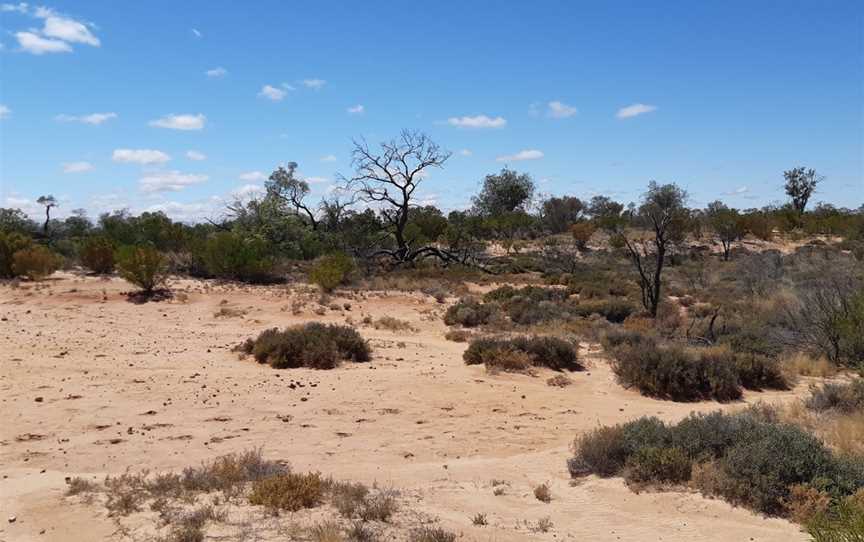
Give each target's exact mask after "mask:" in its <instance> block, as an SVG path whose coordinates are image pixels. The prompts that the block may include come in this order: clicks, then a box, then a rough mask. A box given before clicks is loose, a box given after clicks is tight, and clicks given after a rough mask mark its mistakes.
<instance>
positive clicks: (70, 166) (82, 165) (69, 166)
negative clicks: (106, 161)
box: [63, 162, 93, 173]
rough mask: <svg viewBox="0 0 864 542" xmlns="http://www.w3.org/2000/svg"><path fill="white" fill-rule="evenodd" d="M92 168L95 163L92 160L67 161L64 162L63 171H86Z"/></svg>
mask: <svg viewBox="0 0 864 542" xmlns="http://www.w3.org/2000/svg"><path fill="white" fill-rule="evenodd" d="M92 170H93V164H91V163H90V162H66V163H64V164H63V173H84V172H86V171H92Z"/></svg>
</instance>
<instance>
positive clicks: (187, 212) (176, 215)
mask: <svg viewBox="0 0 864 542" xmlns="http://www.w3.org/2000/svg"><path fill="white" fill-rule="evenodd" d="M220 204H221V201H220V202H219V203H217V202H212V201H211V202H192V203H180V202H177V201H166V202H164V203H157V204H155V205H151V206H150V207H147V208H146V209H144V211H147V212H150V213H155V212H160V211H161V212H163V213H165V214H166V215H168V216H169V217H171V219H172V220H179V221H181V222H197V221H199V220H201V219H202V218H204V217H206V216H212V215H213V214H214V213H215V212H216V209H215V208H216V207H220V206H221V205H220Z"/></svg>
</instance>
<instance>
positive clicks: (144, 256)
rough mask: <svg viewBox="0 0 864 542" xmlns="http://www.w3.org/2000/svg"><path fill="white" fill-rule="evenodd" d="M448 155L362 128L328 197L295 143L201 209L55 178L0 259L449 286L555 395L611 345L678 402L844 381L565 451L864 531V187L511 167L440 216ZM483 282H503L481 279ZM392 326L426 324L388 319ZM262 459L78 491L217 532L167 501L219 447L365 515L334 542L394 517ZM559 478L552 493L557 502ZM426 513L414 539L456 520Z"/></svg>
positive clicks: (303, 344) (614, 471)
mask: <svg viewBox="0 0 864 542" xmlns="http://www.w3.org/2000/svg"><path fill="white" fill-rule="evenodd" d="M449 157H450V154H449V152H447V151H446V150H444V149H442V148H440V147H439V146H438V145H437V144H435V143H434V142H433V141H431V140H430V139H429V138H428V137H427V136H425V135H424V134H420V133H415V132H408V131H406V132H403V133H401V134H399V135H398V136H397V137H395V138H394V139H392V140H389V141H386V142H383V143H381V144H380V145H376V144H372V143H368V142H366V141H357V142H355V145H354V153H353V167H354V171H353V172H351V173H346V174H345V175H344V177H343V178H342V181H343V182H342V186H341V188H340V190H338V191H335V192H334V193H333V195H332V196H330V197H329V198H327V199H324V200H322V201H318V202H316V201H312V199H311V197H310V188H309V185H308V183H307V182H306V181H304V180H303V179H302V178H299V177H298V176H297V166H296V164H293V163H292V164H289V165H288V166H287V167H284V168H283V167H280V168H278V169H276V170H275V171H274V172H273V174H272V175H271V176H270V178H269V180H268V181H267V183H266V188H267V190H266V194H265V195H263V196H262V197H260V198H257V199H251V200H243V201H240V200H238V201H236V202H234V203H232V204H231V205H229V206H228V207H227V208H226V209H225V212H224V215H222V216H220V217H212V218H211V219H210V220H209V221H206V222H201V223H196V224H184V223H179V222H174V221H172V220H171V219H170V218H169V217H167V216H166V215H164V214H161V213H142V214H140V215H137V216H134V215H132V214H130V213H128V212H126V211H118V212H114V213H110V214H103V215H101V216H99V217H98V218H97V219H96V220H95V221H93V220H91V219H90V218H88V217H87V216H86V214H85V213H84V212H83V211H73V212H72V214H71V216H69V217H68V218H65V219H62V220H60V219H56V218H51V216H50V215H51V211H52V210H55V213H56V207H57V202H56V200H55V199H54V198H53V197H50V196H46V197H45V198H44V199H40V202H42V203H43V204H44V205H45V213H46V216H45V218H46V219H45V221H44V222H42V223H37V222H35V221H33V220H32V219H31V218H29V217H27V216H26V215H25V214H23V213H22V212H21V211H19V210H17V209H0V277H2V278H3V279H5V280H6V281H8V282H17V281H22V280H25V281H39V280H43V279H45V278H46V277H49V276H50V275H51V274H52V273H53V272H54V271H56V270H58V269H61V268H63V269H78V270H80V271H81V272H86V273H92V274H99V275H111V274H113V273H117V274H118V275H119V276H120V277H122V278H123V279H125V280H127V281H129V282H130V283H131V284H132V285H134V287H135V288H137V290H135V291H132V292H130V298H131V299H133V300H135V301H138V302H141V301H148V300H151V301H158V300H159V299H164V298H166V297H169V296H170V295H171V292H170V290H171V281H172V277H178V276H185V277H194V278H199V279H208V280H211V279H212V280H218V281H239V282H245V283H250V284H262V283H265V284H281V283H285V284H292V283H305V282H310V283H313V284H315V285H317V287H319V288H320V290H321V292H322V296H326V295H329V294H330V293H332V292H334V291H339V290H340V289H345V290H364V289H373V288H376V287H380V286H381V285H383V286H384V287H385V288H392V289H412V290H417V291H421V292H423V293H426V294H428V295H431V296H432V297H434V298H435V299H436V300H437V301H438V302H439V303H441V304H442V305H443V304H446V307H445V308H444V309H442V310H443V311H444V314H443V321H444V324H446V325H447V326H448V329H449V331H448V333H447V338H448V339H450V340H453V341H458V342H465V343H466V349H465V351H464V361H465V363H466V364H469V365H480V366H483V367H485V371H486V372H488V373H489V375H490V376H489V377H490V378H495V376H496V375H498V374H500V373H515V374H517V375H525V376H524V378H532V377H536V376H537V374H538V373H539V372H540V371H546V372H550V371H554V372H552V373H551V375H547V376H551V378H550V379H549V384H550V388H549V389H550V393H552V392H553V389H554V387H561V388H566V386H568V385H569V379H568V377H567V374H568V373H571V372H574V371H583V370H585V369H586V368H588V367H589V365H590V364H589V363H588V361H587V360H586V359H585V358H584V354H583V353H582V352H581V351H580V346H582V347H584V345H585V344H590V345H599V348H600V349H601V352H602V356H603V361H602V362H603V363H608V364H609V365H610V367H611V369H612V372H613V373H614V375H615V378H616V381H617V383H618V384H620V386H622V387H624V388H627V389H631V390H634V391H635V392H638V393H640V394H642V395H644V396H647V397H651V398H654V399H657V400H663V401H680V402H697V401H717V402H721V403H729V402H734V401H738V400H740V399H741V398H742V397H743V396H744V395H745V394H749V393H758V392H760V391H763V390H790V389H792V388H794V387H795V386H796V385H797V384H798V383H799V380H800V379H801V378H803V377H823V378H824V377H831V380H830V382H827V383H824V384H822V385H820V386H815V387H813V389H812V390H811V391H810V392H809V397H808V399H807V400H806V401H804V402H803V403H802V404H801V405H798V408H795V409H791V408H787V409H783V408H779V407H778V408H774V407H767V406H765V407H764V408H763V407H753V408H750V409H747V410H744V411H742V412H739V413H736V414H722V413H719V412H718V413H716V414H708V415H695V414H694V415H692V416H691V417H688V418H686V419H684V420H682V421H680V422H678V423H677V424H670V423H665V422H662V421H660V420H658V419H657V418H650V417H646V418H640V419H636V420H633V421H631V422H628V423H626V424H622V425H615V426H603V427H598V428H597V429H596V430H594V431H592V432H590V433H587V434H583V435H578V436H576V437H575V442H574V445H573V456H572V457H571V458H570V460H569V462H567V461H566V460H567V458H565V457H562V459H561V464H562V469H563V468H565V462H566V465H567V467H569V469H570V473H571V474H572V475H573V477H574V478H575V479H578V478H581V477H583V476H586V475H589V474H595V475H599V476H601V477H613V476H622V477H623V478H624V479H625V480H626V481H627V483H628V484H629V485H630V486H631V487H633V488H634V489H635V490H641V489H644V488H646V487H653V488H656V487H666V488H668V487H672V488H674V487H689V488H691V489H694V490H696V491H699V492H701V493H703V494H705V495H707V496H711V497H718V498H723V499H725V500H728V501H729V502H732V503H734V504H736V505H741V506H745V507H747V508H749V509H752V510H754V511H756V512H759V513H763V514H767V515H771V516H780V517H786V518H790V519H792V520H793V521H796V522H798V523H800V524H801V525H802V526H803V528H805V529H807V530H808V532H809V533H810V534H811V535H812V536H813V537H814V539H815V540H817V541H818V542H833V541H841V540H842V541H847V540H849V541H852V540H862V537H864V489H862V488H864V443H862V442H857V444H856V442H854V441H853V442H851V444H850V441H849V440H848V439H847V440H844V441H841V440H838V439H832V437H831V436H830V435H829V434H828V433H826V432H825V428H826V427H830V426H833V425H838V426H839V425H840V424H846V425H845V427H854V428H857V429H856V430H857V431H859V432H860V431H862V428H864V392H862V384H861V382H862V380H861V375H862V373H864V207H860V208H858V209H839V208H836V207H833V206H831V205H827V204H821V203H814V202H813V201H811V200H812V199H813V196H814V192H815V189H816V187H817V185H818V184H819V183H820V182H825V181H824V180H823V179H822V178H821V177H819V175H818V174H817V173H816V172H815V171H813V170H807V169H805V168H793V169H790V170H789V171H786V172H785V173H783V172H778V181H779V180H780V179H782V178H785V182H786V184H785V186H786V196H788V200H789V203H788V204H786V205H781V206H771V207H765V208H760V209H733V208H730V207H729V206H727V205H726V204H724V203H723V202H720V201H716V202H712V203H710V204H709V205H707V206H706V208H704V209H697V208H693V207H690V206H689V200H688V195H687V193H686V192H685V191H684V190H683V189H682V188H681V187H680V186H678V185H676V184H674V183H668V184H663V183H658V182H654V181H651V182H646V190H645V193H644V195H643V197H642V199H641V200H640V201H635V202H617V201H614V200H613V199H611V198H608V197H605V196H595V197H593V198H592V199H590V200H581V199H579V198H576V197H571V196H560V197H559V196H548V197H547V196H541V195H540V194H538V193H537V188H536V185H535V183H534V181H533V180H532V179H531V178H530V176H528V175H525V174H521V173H519V172H516V171H513V170H510V169H506V168H505V169H503V170H501V171H500V172H497V173H492V174H489V175H487V176H486V177H485V179H483V180H482V186H481V189H480V190H479V192H478V193H477V194H476V195H475V196H474V198H473V200H472V201H473V205H472V206H471V208H470V209H467V210H459V211H451V212H449V213H446V214H445V213H444V212H442V210H440V209H438V208H436V207H435V206H433V205H428V204H421V203H420V202H421V201H422V198H421V194H422V191H423V190H424V189H426V188H432V187H434V182H435V181H434V180H427V179H426V177H427V175H428V173H429V172H430V170H434V169H440V168H446V165H447V161H448V159H449ZM427 183H428V184H429V185H432V186H429V187H427V186H426V185H427ZM778 196H780V195H779V194H778ZM469 282H470V283H482V284H485V285H487V286H488V288H487V289H486V291H485V293H484V294H477V293H474V294H471V293H469V292H468V289H467V288H466V287H465V283H469ZM381 325H386V326H390V327H391V328H392V329H394V330H395V329H401V330H402V331H403V332H407V330H409V329H410V326H405V325H403V324H401V323H400V322H399V320H397V319H392V318H391V320H390V321H389V323H387V322H384V323H382V324H381ZM237 349H238V350H239V351H240V352H241V353H242V354H245V355H248V356H250V357H252V358H254V359H255V360H256V361H258V362H260V363H262V364H269V365H270V366H272V367H273V368H277V369H278V368H297V367H307V368H317V369H334V370H339V369H338V367H339V366H340V365H341V364H342V363H343V362H348V361H351V362H367V361H369V360H370V359H372V360H373V362H374V353H373V352H372V350H371V348H370V347H369V345H368V344H367V343H366V342H365V341H364V339H363V338H362V337H361V336H360V334H359V333H358V332H357V331H355V330H354V329H352V328H350V327H339V326H330V327H325V326H324V325H323V324H317V323H310V324H306V325H305V326H297V327H293V328H288V329H284V330H279V329H270V330H267V331H264V332H263V333H261V334H260V335H259V336H257V337H253V336H251V334H250V338H249V340H248V341H247V342H245V343H243V344H241V345H238V347H237ZM599 362H600V361H597V360H596V359H594V360H592V361H591V363H599ZM262 370H264V369H263V368H262ZM520 377H522V376H520ZM858 434H864V432H861V433H858ZM244 458H245V459H242V458H238V457H231V458H228V459H223V460H221V461H222V463H218V462H217V463H213V464H210V465H209V466H206V467H202V468H201V469H199V470H198V471H195V470H194V469H193V470H189V471H188V472H187V473H185V474H184V475H183V476H182V477H177V478H176V479H175V478H171V479H168V478H164V479H147V478H146V476H145V477H144V478H140V479H138V478H121V479H116V478H115V479H108V480H106V481H105V483H104V484H103V485H102V486H100V487H98V488H97V487H95V486H93V487H91V486H90V485H87V484H85V482H84V481H79V482H76V484H79V485H73V486H72V487H73V489H72V490H70V491H71V492H72V493H74V494H83V493H87V492H96V493H99V494H104V495H107V497H105V498H106V499H107V503H108V504H107V506H108V508H109V509H110V510H111V511H112V513H117V514H122V513H123V511H124V510H128V511H129V512H131V511H132V510H134V509H137V507H138V506H140V505H141V504H142V503H143V502H145V501H148V500H152V501H154V502H161V504H160V505H159V506H163V507H164V509H163V510H162V511H160V512H159V513H160V514H163V515H165V516H166V517H169V518H170V517H174V518H175V519H176V520H177V524H176V526H175V527H173V529H175V530H173V531H171V533H173V534H170V536H173V537H174V538H171V540H178V541H179V540H201V539H203V538H195V536H197V535H196V533H198V532H200V531H201V529H202V528H203V526H204V525H205V524H206V523H207V522H209V521H218V518H216V517H213V509H212V508H211V509H207V510H203V509H202V510H203V511H200V512H199V516H200V517H199V516H195V517H192V516H189V514H188V513H185V512H181V511H179V509H173V508H171V507H170V506H168V505H167V504H165V503H164V502H162V501H158V499H165V498H166V496H172V495H174V496H176V495H180V494H185V493H190V492H211V491H217V490H222V489H224V488H222V489H219V488H210V487H209V486H208V487H206V488H203V489H202V487H203V486H202V487H199V486H198V485H196V483H197V482H195V480H197V478H195V477H196V476H201V477H204V478H202V480H205V478H206V480H205V481H207V480H209V481H212V482H213V483H221V482H220V480H219V478H220V477H222V478H225V477H226V476H228V475H227V474H225V473H224V472H221V471H219V468H221V467H219V465H222V466H224V467H225V469H228V468H229V467H230V468H231V469H235V470H236V471H237V472H235V474H236V475H237V476H236V480H233V479H232V480H233V481H231V483H230V484H228V486H226V487H228V489H226V491H228V490H230V491H234V492H240V493H243V492H246V493H243V494H244V495H247V497H246V498H248V500H249V502H250V503H252V504H254V505H261V506H264V507H266V508H268V509H271V510H298V509H305V508H312V507H318V506H322V505H325V504H326V506H332V507H334V508H335V509H337V510H338V511H339V513H340V514H341V515H342V517H343V518H346V519H349V520H351V521H352V529H353V531H351V532H353V533H354V534H351V533H348V534H346V533H344V532H343V531H344V529H342V528H341V527H339V526H338V525H337V526H335V527H334V526H330V527H327V525H326V524H322V526H320V528H321V529H323V530H324V531H326V529H327V528H330V529H331V530H335V532H336V535H334V538H327V537H326V536H325V535H326V534H327V533H326V532H324V531H322V532H323V533H324V534H322V535H321V536H320V537H319V538H317V539H318V540H337V539H343V538H338V537H337V536H345V537H347V538H344V539H351V540H373V539H374V538H362V537H363V536H367V537H371V536H373V535H372V534H368V533H370V532H372V531H369V530H368V529H366V527H365V524H367V523H369V522H372V523H374V522H375V521H383V522H386V521H388V520H389V518H390V516H391V515H392V514H393V513H395V506H396V505H395V501H396V499H395V497H394V496H393V495H391V494H390V493H388V492H385V491H381V490H378V489H375V490H370V489H368V488H365V487H363V486H351V485H350V484H347V483H343V482H335V481H333V480H330V479H324V478H322V477H319V476H318V475H317V474H314V473H313V474H297V473H293V472H291V471H290V470H288V469H285V468H282V467H280V466H278V465H273V464H269V463H266V462H264V460H263V459H261V457H260V456H259V455H255V454H251V455H247V456H244ZM229 463H230V465H229ZM244 469H245V470H244ZM241 471H242V472H241ZM238 473H239V474H238ZM166 476H167V475H166ZM160 480H161V482H164V483H165V484H166V486H165V487H160V486H158V484H159V483H160ZM538 487H539V486H538ZM547 492H548V488H547ZM540 493H542V495H543V498H541V495H539V494H538V496H537V499H538V500H540V501H544V502H546V501H545V499H547V498H554V497H549V496H548V494H547V493H544V492H542V491H541V492H540ZM535 494H536V492H535ZM118 499H121V500H118ZM122 499H126V501H124V500H122ZM127 501H129V502H127ZM154 506H155V505H154ZM376 507H377V508H376ZM391 508H392V509H391ZM127 513H128V512H127ZM178 518H180V519H178ZM481 520H482V521H481ZM483 522H485V517H484V518H480V517H479V516H478V517H477V518H475V525H482V524H483ZM181 529H186V531H183V532H181ZM340 529H341V530H340ZM424 529H426V530H425V531H423V530H422V529H421V530H416V531H413V532H412V534H411V535H410V536H411V538H410V540H416V541H418V542H419V541H426V540H430V541H431V540H453V539H454V538H453V537H455V535H452V534H451V533H447V532H446V531H441V532H438V533H436V532H435V530H434V529H433V528H431V527H425V528H424ZM175 531H176V532H175ZM340 533H341V534H340ZM364 533H366V534H364ZM183 536H187V537H186V538H184V537H183ZM202 536H203V535H202ZM352 537H353V538H352Z"/></svg>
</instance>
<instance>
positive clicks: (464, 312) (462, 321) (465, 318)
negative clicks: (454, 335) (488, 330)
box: [444, 298, 497, 327]
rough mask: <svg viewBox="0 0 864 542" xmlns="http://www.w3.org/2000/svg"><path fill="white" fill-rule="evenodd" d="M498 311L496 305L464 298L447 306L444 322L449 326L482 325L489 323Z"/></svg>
mask: <svg viewBox="0 0 864 542" xmlns="http://www.w3.org/2000/svg"><path fill="white" fill-rule="evenodd" d="M496 311H497V306H496V305H492V304H487V303H480V302H479V301H477V300H475V299H471V298H464V299H460V300H459V301H458V302H457V303H454V304H453V305H450V306H449V307H447V312H445V313H444V323H445V324H447V325H448V326H455V325H461V326H463V327H477V326H482V325H485V324H488V323H489V321H490V320H491V319H492V318H493V316H494V315H495V313H496Z"/></svg>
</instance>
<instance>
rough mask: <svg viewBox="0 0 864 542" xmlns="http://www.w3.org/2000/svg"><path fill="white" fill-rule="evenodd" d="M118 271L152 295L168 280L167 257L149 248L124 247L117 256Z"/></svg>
mask: <svg viewBox="0 0 864 542" xmlns="http://www.w3.org/2000/svg"><path fill="white" fill-rule="evenodd" d="M117 270H118V272H119V273H120V276H121V277H123V278H124V279H125V280H127V281H129V282H131V283H132V284H134V285H135V286H137V287H139V288H141V290H143V291H144V292H145V293H152V292H153V291H154V290H155V289H156V288H157V287H158V286H161V285H163V284H165V280H166V279H167V278H168V275H167V266H166V261H165V257H164V256H163V255H162V254H161V253H160V252H159V251H158V250H156V249H155V248H153V247H149V246H125V247H122V248H121V249H120V250H119V251H118V254H117Z"/></svg>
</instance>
